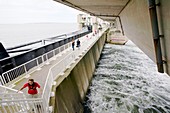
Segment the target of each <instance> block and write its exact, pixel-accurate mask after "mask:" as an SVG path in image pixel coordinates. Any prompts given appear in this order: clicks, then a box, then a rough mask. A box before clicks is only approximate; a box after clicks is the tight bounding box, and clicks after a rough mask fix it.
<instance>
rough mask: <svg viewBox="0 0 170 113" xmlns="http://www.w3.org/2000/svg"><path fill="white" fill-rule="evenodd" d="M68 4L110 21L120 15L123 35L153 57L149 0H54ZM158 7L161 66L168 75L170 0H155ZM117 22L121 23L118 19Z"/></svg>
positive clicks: (169, 59) (169, 63) (169, 68)
mask: <svg viewBox="0 0 170 113" xmlns="http://www.w3.org/2000/svg"><path fill="white" fill-rule="evenodd" d="M55 1H57V2H60V3H62V4H65V5H67V6H70V7H73V8H75V9H78V10H81V11H83V12H86V13H89V14H92V15H93V16H97V17H100V18H102V19H104V20H106V21H109V22H111V23H113V22H114V20H115V18H117V19H118V16H120V17H121V21H122V24H123V29H124V31H125V35H126V36H127V37H128V38H129V39H131V40H132V41H133V42H134V43H135V44H136V45H137V46H138V47H139V48H140V49H141V50H143V51H144V52H145V53H146V54H147V55H148V56H149V57H150V58H151V59H152V60H153V61H155V59H156V58H155V51H154V44H153V39H152V37H153V36H152V29H151V23H150V16H149V8H148V3H147V2H148V0H107V1H106V0H98V1H97V2H96V1H95V0H81V1H78V0H55ZM155 1H156V2H157V3H156V4H158V3H159V2H160V6H158V5H157V6H156V7H157V12H158V21H159V31H160V35H164V37H163V38H161V44H162V45H161V46H162V53H163V54H162V57H163V59H164V60H166V61H167V63H165V64H164V70H165V72H166V73H168V74H169V75H170V51H169V48H170V38H169V37H170V32H169V31H170V24H169V23H170V22H169V20H170V13H169V10H170V7H169V5H170V0H155ZM117 25H118V26H120V24H119V21H118V24H117Z"/></svg>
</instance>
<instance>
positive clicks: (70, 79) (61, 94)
mask: <svg viewBox="0 0 170 113" xmlns="http://www.w3.org/2000/svg"><path fill="white" fill-rule="evenodd" d="M105 39H106V33H104V34H103V35H102V36H101V37H100V38H99V40H98V41H97V42H96V43H95V44H94V45H93V46H92V47H91V48H90V49H89V51H87V52H86V53H85V54H84V55H83V56H82V57H81V58H80V59H78V60H77V61H76V63H75V64H73V65H72V66H71V68H69V69H68V70H66V71H65V75H64V76H60V77H59V78H58V79H57V80H56V82H57V85H55V86H54V87H53V91H54V92H55V97H53V98H51V105H52V106H54V113H83V106H82V103H81V102H82V101H83V99H84V97H85V95H86V92H87V90H88V87H89V84H90V82H91V79H92V76H93V72H94V70H95V66H96V65H97V62H98V60H99V58H100V54H101V51H102V49H103V46H104V43H105Z"/></svg>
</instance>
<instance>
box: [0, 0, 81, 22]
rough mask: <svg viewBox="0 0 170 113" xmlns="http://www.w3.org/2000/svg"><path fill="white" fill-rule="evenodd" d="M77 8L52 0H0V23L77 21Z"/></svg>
mask: <svg viewBox="0 0 170 113" xmlns="http://www.w3.org/2000/svg"><path fill="white" fill-rule="evenodd" d="M79 13H81V12H80V11H77V10H75V9H72V8H70V7H67V6H64V5H62V4H59V3H57V2H54V1H52V0H0V24H6V23H37V22H62V23H65V22H70V23H73V22H77V14H79Z"/></svg>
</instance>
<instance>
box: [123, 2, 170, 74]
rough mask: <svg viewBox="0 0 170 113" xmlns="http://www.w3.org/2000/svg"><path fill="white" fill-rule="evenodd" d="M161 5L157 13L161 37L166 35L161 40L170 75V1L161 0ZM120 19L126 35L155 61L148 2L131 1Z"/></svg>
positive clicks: (165, 66)
mask: <svg viewBox="0 0 170 113" xmlns="http://www.w3.org/2000/svg"><path fill="white" fill-rule="evenodd" d="M160 3H161V6H157V12H158V21H159V30H160V35H162V34H163V35H164V38H161V44H162V53H163V59H165V60H166V61H167V64H164V70H165V71H166V72H167V73H168V74H170V51H169V48H170V38H169V37H170V32H169V31H170V24H169V19H170V13H169V9H170V7H169V5H170V1H169V0H160ZM120 17H121V20H122V24H123V28H124V31H125V35H126V36H127V37H128V38H129V39H131V40H132V41H133V42H134V43H135V44H136V45H137V46H138V47H139V48H140V49H142V50H143V51H144V52H145V53H146V54H147V55H148V56H149V57H150V58H151V59H152V60H153V61H155V52H154V43H153V39H152V37H153V35H152V29H151V22H150V15H149V8H148V1H147V0H131V1H130V2H129V4H128V5H127V6H126V8H125V9H124V10H123V11H122V13H121V14H120Z"/></svg>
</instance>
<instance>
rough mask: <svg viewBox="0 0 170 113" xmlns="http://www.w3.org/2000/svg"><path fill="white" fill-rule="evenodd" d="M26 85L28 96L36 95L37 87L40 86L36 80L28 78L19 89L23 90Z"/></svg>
mask: <svg viewBox="0 0 170 113" xmlns="http://www.w3.org/2000/svg"><path fill="white" fill-rule="evenodd" d="M26 87H28V94H29V97H30V98H37V97H38V91H37V87H38V88H40V85H39V84H38V83H37V82H34V79H29V80H28V83H26V84H24V86H23V87H22V88H21V89H20V90H19V91H21V90H23V89H24V88H26ZM19 91H18V92H19Z"/></svg>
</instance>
